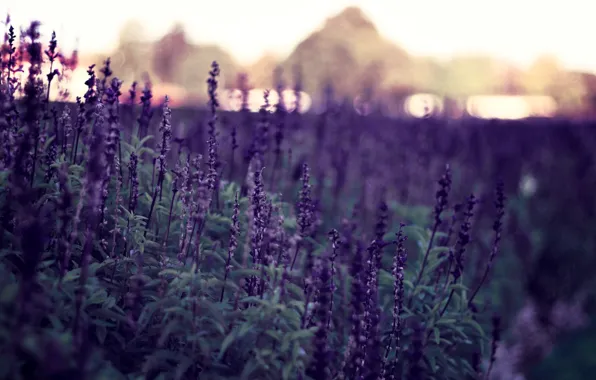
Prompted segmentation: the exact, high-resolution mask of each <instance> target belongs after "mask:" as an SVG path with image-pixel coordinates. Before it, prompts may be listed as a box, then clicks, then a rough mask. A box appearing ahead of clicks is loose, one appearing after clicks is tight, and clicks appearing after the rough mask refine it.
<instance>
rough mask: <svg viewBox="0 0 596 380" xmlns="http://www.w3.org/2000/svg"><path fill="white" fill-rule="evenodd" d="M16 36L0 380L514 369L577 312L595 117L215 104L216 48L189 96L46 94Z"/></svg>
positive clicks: (93, 87) (91, 84)
mask: <svg viewBox="0 0 596 380" xmlns="http://www.w3.org/2000/svg"><path fill="white" fill-rule="evenodd" d="M15 43H16V42H15V40H14V39H13V41H12V42H10V48H11V50H7V52H8V53H6V52H5V55H6V56H7V57H8V59H7V60H6V61H5V60H4V56H3V66H2V73H1V74H2V75H1V77H0V134H1V136H2V139H1V144H2V150H1V153H0V181H1V182H0V183H1V188H0V258H1V262H2V265H1V266H0V270H1V271H2V273H1V275H0V353H1V354H0V378H1V379H67V378H76V379H272V380H273V379H276V380H277V379H314V380H330V379H367V380H369V379H370V380H372V379H383V380H385V379H387V380H388V379H513V378H515V377H514V376H516V375H518V374H525V375H527V376H531V372H532V371H533V370H534V369H535V366H536V365H537V364H539V363H540V362H541V361H542V360H543V359H544V358H545V357H547V356H548V355H549V353H550V352H551V351H552V349H553V347H555V346H556V344H557V342H559V341H560V340H561V339H564V338H567V337H569V336H572V335H570V334H573V333H577V332H578V331H582V330H581V329H582V328H585V326H587V324H588V323H589V319H590V316H593V315H594V312H595V305H594V291H593V289H594V288H595V287H594V280H593V277H592V273H593V271H594V270H595V269H596V256H594V252H595V248H596V245H595V244H596V238H595V237H594V234H593V231H594V227H596V214H595V211H596V208H595V207H596V199H595V198H594V196H593V194H594V189H596V183H595V180H596V173H595V172H594V171H595V170H596V166H595V158H596V156H595V153H594V149H593V147H594V146H596V129H595V128H594V127H595V125H594V124H593V123H591V122H589V121H584V122H578V121H573V122H572V121H569V120H562V119H526V120H520V121H499V120H490V121H484V120H478V119H473V118H467V119H457V120H448V119H443V118H434V117H428V118H422V119H387V118H383V117H380V116H375V115H374V114H373V115H369V116H366V117H363V116H358V115H356V114H355V113H354V112H353V110H352V109H350V108H349V107H347V106H345V105H344V104H342V103H341V102H338V101H337V100H336V99H332V98H329V99H328V102H327V104H328V105H329V106H328V107H327V109H326V110H325V112H323V113H322V114H320V115H315V114H304V115H303V114H299V113H296V112H289V111H287V110H286V109H285V108H284V106H283V104H281V105H277V106H276V107H274V109H273V111H269V110H268V108H266V107H263V109H262V110H261V111H260V112H259V113H251V112H249V111H247V110H241V111H240V112H236V113H229V112H222V111H220V110H219V107H218V98H217V94H218V82H217V80H218V77H219V67H218V65H217V63H216V62H214V63H213V65H212V66H211V67H210V68H205V70H210V79H209V81H208V83H207V86H206V90H207V92H208V95H209V98H210V101H209V104H208V105H207V107H206V108H205V109H171V108H170V106H169V105H168V102H167V100H166V101H165V102H160V101H156V100H155V99H152V96H151V87H150V85H149V84H139V85H135V86H132V87H130V86H131V84H130V83H128V84H123V83H122V82H121V81H120V80H118V79H117V78H114V77H112V73H111V70H110V67H109V61H106V63H105V65H104V67H97V68H95V67H91V68H90V69H89V80H88V81H87V83H86V85H87V87H88V90H87V92H86V93H85V94H79V95H80V96H81V97H80V99H79V101H78V102H77V103H76V104H67V103H52V102H49V98H50V94H49V90H48V88H49V86H48V82H51V81H52V80H60V78H59V75H58V74H54V73H53V72H50V73H42V72H41V71H40V66H41V63H42V61H43V60H44V59H45V60H50V61H52V62H53V60H55V59H57V53H56V50H55V49H56V46H55V45H52V44H50V47H49V48H48V50H47V51H45V52H42V48H41V43H40V42H39V35H38V34H36V33H35V28H33V27H32V28H31V29H30V30H29V32H28V35H27V38H26V39H25V40H24V42H22V43H23V46H20V48H19V49H17V46H16V45H14V44H15ZM52 46H54V48H53V49H54V50H52ZM13 47H14V49H12V48H13ZM19 52H26V55H27V57H28V61H29V62H30V63H31V65H30V67H29V69H28V71H27V72H25V73H23V74H22V75H23V77H24V78H25V80H24V82H23V83H24V85H23V87H22V88H18V87H17V82H18V81H17V80H16V79H15V78H16V76H15V75H17V74H18V70H17V64H16V59H15V57H17V56H18V54H19ZM23 54H24V53H23ZM306 75H307V73H306ZM129 88H131V90H130V91H129V90H128V89H129ZM21 91H22V96H21V97H17V96H16V95H17V94H18V93H20V92H21ZM263 102H264V104H265V103H266V102H267V99H264V100H263ZM592 330H593V329H592ZM585 331H588V330H585ZM592 348H593V347H592ZM576 369H577V368H576ZM570 371H571V370H570ZM550 372H551V373H554V372H555V370H554V369H551V371H550ZM578 373H579V372H578ZM577 376H581V375H577ZM541 378H545V377H541ZM570 378H571V377H570ZM575 378H583V377H575Z"/></svg>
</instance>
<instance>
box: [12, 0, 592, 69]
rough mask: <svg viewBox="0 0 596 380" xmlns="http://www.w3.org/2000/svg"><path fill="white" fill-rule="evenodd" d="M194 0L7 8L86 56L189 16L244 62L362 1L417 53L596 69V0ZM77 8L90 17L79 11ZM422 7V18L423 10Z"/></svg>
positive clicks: (67, 1) (36, 1)
mask: <svg viewBox="0 0 596 380" xmlns="http://www.w3.org/2000/svg"><path fill="white" fill-rule="evenodd" d="M188 3H189V2H188V1H185V0H170V1H169V3H168V4H169V6H167V7H164V6H163V5H161V4H160V6H152V7H151V6H147V3H141V2H140V1H138V0H129V1H127V2H120V3H117V2H116V1H115V0H104V1H103V2H101V3H97V4H98V6H97V7H95V9H93V11H92V13H89V9H88V8H89V7H88V5H87V4H84V3H81V2H80V1H76V0H62V1H58V2H54V3H48V2H42V1H41V0H30V1H28V2H26V3H14V4H11V5H10V6H0V12H3V15H6V13H7V12H8V13H10V15H11V19H12V20H11V23H12V24H13V25H14V26H15V27H21V26H25V25H27V24H28V23H29V22H31V21H33V20H39V21H40V22H41V23H42V27H41V32H42V34H43V36H42V38H44V39H48V40H49V36H50V34H51V31H52V30H55V31H56V33H57V37H58V43H59V46H61V47H62V48H64V49H65V50H66V51H69V50H72V49H74V48H75V47H78V48H79V52H80V54H81V55H83V56H88V55H92V54H109V53H110V51H112V50H113V49H114V48H115V47H116V46H117V43H118V34H119V33H120V31H121V29H122V27H123V26H124V25H125V23H126V22H128V21H131V20H136V21H139V22H141V23H142V24H143V26H144V28H143V30H142V33H143V35H144V36H145V39H146V40H155V39H157V38H159V37H161V36H162V35H163V34H165V33H167V31H168V30H169V29H171V28H172V26H173V25H174V24H176V23H181V24H182V25H183V26H184V27H185V30H186V32H187V35H188V37H189V40H190V41H191V42H193V43H196V44H215V45H218V46H220V47H222V48H223V49H225V50H226V51H227V52H228V53H230V54H231V55H232V57H233V58H234V59H235V60H236V61H237V62H238V63H239V64H241V65H250V64H252V63H254V62H256V61H257V60H258V59H260V58H261V57H263V56H264V55H271V54H273V55H275V56H281V57H284V56H287V55H288V54H289V53H291V51H292V50H293V49H294V48H295V47H296V46H297V45H298V43H300V42H301V41H302V40H303V39H305V38H306V37H307V36H308V35H309V34H311V33H312V32H314V31H316V30H317V29H319V28H320V27H322V26H323V25H324V23H325V21H326V19H328V18H330V17H333V16H335V15H337V14H338V13H340V12H341V11H342V10H344V9H345V8H347V7H350V6H356V7H358V8H360V9H361V10H362V11H363V13H364V14H365V15H366V17H368V18H369V19H370V20H371V21H372V22H373V23H374V24H375V26H376V28H377V30H378V31H379V33H380V34H381V36H383V37H384V38H386V39H388V40H389V41H391V42H393V43H395V44H396V45H398V46H400V47H402V48H404V49H405V50H406V51H408V53H409V54H412V55H415V56H428V57H433V58H436V59H439V60H445V59H449V58H452V57H454V56H461V55H469V54H474V55H476V54H483V55H490V56H491V57H493V58H495V59H501V60H506V61H509V62H511V63H514V64H516V65H518V66H524V67H527V66H528V65H529V64H531V63H532V62H533V61H534V60H535V59H536V58H537V57H539V56H540V55H544V54H549V55H554V56H556V57H557V58H558V59H559V60H560V62H561V63H562V64H563V66H564V67H565V68H566V69H568V70H580V71H585V72H591V73H596V49H586V47H589V46H590V45H591V44H590V42H591V41H590V39H589V36H590V35H596V25H593V24H592V23H590V22H589V17H590V14H591V13H592V12H590V11H592V10H596V6H593V5H590V4H588V2H585V1H582V0H568V1H567V2H566V3H564V4H565V7H564V8H563V9H561V7H560V6H561V3H557V2H556V1H554V2H552V3H547V4H545V3H542V2H539V1H538V0H525V1H523V3H522V2H514V0H502V1H500V2H495V1H488V0H449V1H444V0H428V1H426V2H424V3H419V2H410V3H403V2H402V3H397V2H396V3H394V4H391V3H387V2H381V1H380V0H379V1H375V0H368V1H364V0H351V1H350V0H328V1H326V2H316V4H315V1H314V0H304V1H302V2H300V3H296V2H289V1H286V2H283V3H282V2H280V1H274V0H255V1H252V2H250V3H248V2H238V1H234V0H220V1H219V2H215V3H207V4H205V5H203V6H201V5H193V7H194V8H195V9H193V10H192V12H190V11H189V10H188V6H187V4H188ZM284 4H285V5H284ZM512 10H514V11H512ZM73 13H74V14H80V15H81V17H72V14H73ZM418 14H419V15H421V16H420V17H419V18H418V17H413V15H418ZM538 14H539V15H540V17H539V18H538V17H537V15H538ZM445 15H448V16H445ZM486 15H489V16H490V17H489V18H487V17H486ZM2 18H4V16H2ZM104 25H109V27H106V26H104ZM501 25H506V28H501V27H500V26H501ZM557 26H558V27H557ZM467 32H468V33H467ZM439 36H440V38H439Z"/></svg>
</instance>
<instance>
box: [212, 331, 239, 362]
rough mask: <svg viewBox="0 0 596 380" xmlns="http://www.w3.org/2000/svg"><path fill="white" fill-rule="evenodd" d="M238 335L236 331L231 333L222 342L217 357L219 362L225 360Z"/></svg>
mask: <svg viewBox="0 0 596 380" xmlns="http://www.w3.org/2000/svg"><path fill="white" fill-rule="evenodd" d="M236 335H237V334H236V330H234V331H232V332H231V333H229V334H228V335H227V336H226V337H225V338H224V340H223V341H222V342H221V346H220V348H219V355H218V357H217V359H218V360H221V359H222V358H223V356H224V355H225V353H226V351H227V350H228V348H229V347H230V346H231V345H232V343H234V341H235V340H236Z"/></svg>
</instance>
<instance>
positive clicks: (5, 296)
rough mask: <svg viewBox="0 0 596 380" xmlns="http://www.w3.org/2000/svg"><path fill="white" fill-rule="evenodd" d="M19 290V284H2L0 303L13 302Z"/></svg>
mask: <svg viewBox="0 0 596 380" xmlns="http://www.w3.org/2000/svg"><path fill="white" fill-rule="evenodd" d="M18 292H19V284H18V283H12V284H8V285H6V286H4V288H3V289H2V292H1V293H0V303H2V304H10V303H12V302H14V300H15V299H16V297H17V294H18Z"/></svg>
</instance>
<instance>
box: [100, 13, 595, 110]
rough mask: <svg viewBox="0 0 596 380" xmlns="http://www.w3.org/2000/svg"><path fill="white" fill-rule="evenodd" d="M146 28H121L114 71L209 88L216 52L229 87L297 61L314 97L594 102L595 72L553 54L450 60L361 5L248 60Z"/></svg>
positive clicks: (585, 105)
mask: <svg viewBox="0 0 596 380" xmlns="http://www.w3.org/2000/svg"><path fill="white" fill-rule="evenodd" d="M144 35H145V33H144V32H143V25H141V24H139V23H138V22H135V21H131V22H129V23H128V24H127V25H126V26H125V27H124V28H123V30H122V31H121V33H120V43H119V46H118V48H117V49H116V51H115V52H113V53H112V57H113V63H114V69H115V72H116V73H117V75H119V76H120V77H121V78H123V79H125V80H133V79H136V80H140V79H141V75H142V74H143V73H145V72H146V73H149V74H150V76H151V78H153V79H154V81H155V82H158V83H159V82H162V83H168V84H173V85H177V86H180V87H182V88H183V89H184V90H185V91H186V92H187V93H188V94H189V96H196V97H201V96H204V94H205V80H206V77H207V74H208V68H209V65H210V63H211V61H212V60H217V61H218V62H219V64H220V67H221V69H222V73H223V75H224V78H223V81H222V82H223V83H222V85H223V86H224V87H227V88H233V87H235V84H236V77H237V74H238V73H240V72H245V73H247V74H248V77H249V78H250V83H251V85H252V86H254V87H256V88H272V87H274V84H273V83H272V82H273V74H272V73H273V71H274V70H273V69H274V68H275V67H278V66H280V67H281V68H282V69H283V72H284V76H285V77H284V81H285V83H288V84H292V83H293V81H294V78H292V76H293V75H294V73H295V68H296V67H300V68H301V71H302V73H303V74H304V75H302V78H303V83H302V86H303V88H304V90H305V91H306V92H308V93H310V94H311V95H314V96H315V97H316V95H317V94H322V93H323V87H324V86H325V85H326V84H327V83H330V82H331V83H333V84H334V87H335V91H336V93H337V95H338V96H340V97H344V96H346V97H355V96H357V95H359V94H363V93H364V92H365V89H369V90H370V89H372V91H373V93H372V94H373V95H374V96H377V97H385V98H395V97H396V96H398V97H399V96H401V95H404V94H411V93H414V92H430V93H434V94H437V95H440V96H447V97H455V98H457V97H462V96H469V95H485V94H526V95H550V96H552V97H553V98H555V100H556V101H557V103H558V105H559V110H560V111H562V112H563V113H569V114H571V113H577V112H578V111H582V110H583V111H586V112H587V111H588V110H591V109H594V108H596V76H595V75H591V74H587V73H576V72H568V71H565V70H564V69H563V68H562V65H561V64H560V62H559V61H558V60H557V59H556V58H555V57H551V56H543V57H539V58H538V59H537V60H536V61H535V62H534V63H533V64H532V65H531V67H529V68H527V69H526V70H522V69H519V68H516V67H514V66H512V65H511V64H509V63H507V62H502V61H499V60H496V59H494V58H491V57H489V56H481V55H476V56H459V57H455V58H453V59H451V60H450V61H447V62H440V61H438V60H435V59H432V58H427V57H415V56H412V55H410V54H408V52H406V51H405V50H404V49H402V48H400V47H399V46H396V45H395V44H393V43H392V42H389V41H387V40H386V39H384V38H383V37H382V36H381V35H380V34H379V32H378V30H377V29H376V27H375V25H374V24H373V23H372V22H371V21H370V20H369V19H368V18H367V17H366V16H365V15H364V14H363V13H362V12H361V11H360V10H359V9H358V8H356V7H350V8H347V9H345V10H344V11H343V12H341V13H340V14H338V15H336V16H335V17H332V18H329V19H328V20H327V21H326V23H325V24H324V25H323V27H322V28H321V29H320V30H317V31H315V32H313V33H312V34H310V35H309V36H308V37H307V38H306V39H304V40H303V41H302V42H301V43H300V44H299V45H298V46H296V48H295V49H294V51H293V52H292V53H291V54H290V55H289V56H288V57H285V58H277V57H274V56H271V55H265V56H263V57H262V58H261V59H260V60H258V61H257V62H254V63H253V64H252V65H249V66H247V67H242V66H241V65H239V64H238V63H237V62H236V61H235V60H234V58H233V57H232V56H231V55H230V54H229V53H227V52H226V51H225V50H224V49H222V48H220V47H218V46H214V45H196V44H193V43H192V42H190V41H189V40H188V37H187V35H186V33H185V31H184V28H183V26H182V25H180V24H178V25H174V27H173V28H172V29H171V30H170V31H169V32H168V33H166V34H165V35H164V36H163V37H162V38H161V39H159V40H157V41H145V40H144V38H143V36H144ZM226 79H227V80H226Z"/></svg>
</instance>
